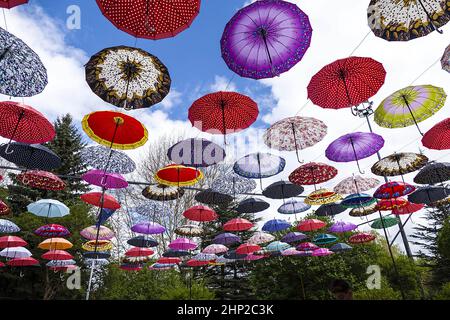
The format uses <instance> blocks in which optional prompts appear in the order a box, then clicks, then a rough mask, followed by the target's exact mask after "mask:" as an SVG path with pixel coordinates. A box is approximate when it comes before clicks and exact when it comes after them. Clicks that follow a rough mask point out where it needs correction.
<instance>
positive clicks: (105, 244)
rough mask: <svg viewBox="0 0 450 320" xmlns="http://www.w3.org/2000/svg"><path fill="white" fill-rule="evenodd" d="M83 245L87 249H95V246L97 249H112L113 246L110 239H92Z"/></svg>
mask: <svg viewBox="0 0 450 320" xmlns="http://www.w3.org/2000/svg"><path fill="white" fill-rule="evenodd" d="M81 247H82V248H83V249H84V250H86V251H95V250H96V249H95V248H97V251H108V250H111V249H112V247H113V246H112V243H111V241H108V240H97V241H95V240H91V241H88V242H86V243H84V244H83V245H82V246H81Z"/></svg>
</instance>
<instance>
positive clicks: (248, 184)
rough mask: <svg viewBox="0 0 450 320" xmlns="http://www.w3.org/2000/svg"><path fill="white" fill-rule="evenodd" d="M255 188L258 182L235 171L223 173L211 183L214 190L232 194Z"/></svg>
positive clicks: (247, 191) (246, 191)
mask: <svg viewBox="0 0 450 320" xmlns="http://www.w3.org/2000/svg"><path fill="white" fill-rule="evenodd" d="M255 188H256V182H255V181H254V180H252V179H247V178H244V177H241V176H240V175H238V174H236V173H234V172H226V173H224V174H221V175H220V176H219V177H217V178H216V179H215V180H214V181H213V182H212V184H211V189H212V190H213V191H215V192H219V193H222V194H227V195H231V196H234V195H236V194H242V193H249V192H251V191H253V190H254V189H255Z"/></svg>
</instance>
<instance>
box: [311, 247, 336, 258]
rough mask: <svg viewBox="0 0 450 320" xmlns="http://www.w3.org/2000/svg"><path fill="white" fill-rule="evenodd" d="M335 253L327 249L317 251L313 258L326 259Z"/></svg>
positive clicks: (314, 252)
mask: <svg viewBox="0 0 450 320" xmlns="http://www.w3.org/2000/svg"><path fill="white" fill-rule="evenodd" d="M333 253H334V252H333V251H330V250H328V249H327V248H320V249H316V250H314V251H313V252H312V256H313V257H324V256H329V255H330V254H333Z"/></svg>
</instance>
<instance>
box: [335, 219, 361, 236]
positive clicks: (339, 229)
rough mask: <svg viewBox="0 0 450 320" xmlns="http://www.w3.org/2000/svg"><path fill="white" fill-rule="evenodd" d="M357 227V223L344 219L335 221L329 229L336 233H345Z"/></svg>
mask: <svg viewBox="0 0 450 320" xmlns="http://www.w3.org/2000/svg"><path fill="white" fill-rule="evenodd" d="M356 228H358V226H357V225H356V224H353V223H350V222H344V221H337V222H335V223H333V225H332V226H331V227H330V228H329V229H328V231H330V232H334V233H343V232H350V231H353V230H355V229H356Z"/></svg>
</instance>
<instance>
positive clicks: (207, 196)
mask: <svg viewBox="0 0 450 320" xmlns="http://www.w3.org/2000/svg"><path fill="white" fill-rule="evenodd" d="M194 198H195V201H197V202H200V203H204V204H209V205H217V206H220V205H227V204H228V203H230V202H231V201H233V197H232V196H230V195H228V194H223V193H220V192H217V191H214V190H213V189H211V188H210V189H206V190H203V191H200V192H197V194H196V195H195V197H194Z"/></svg>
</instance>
